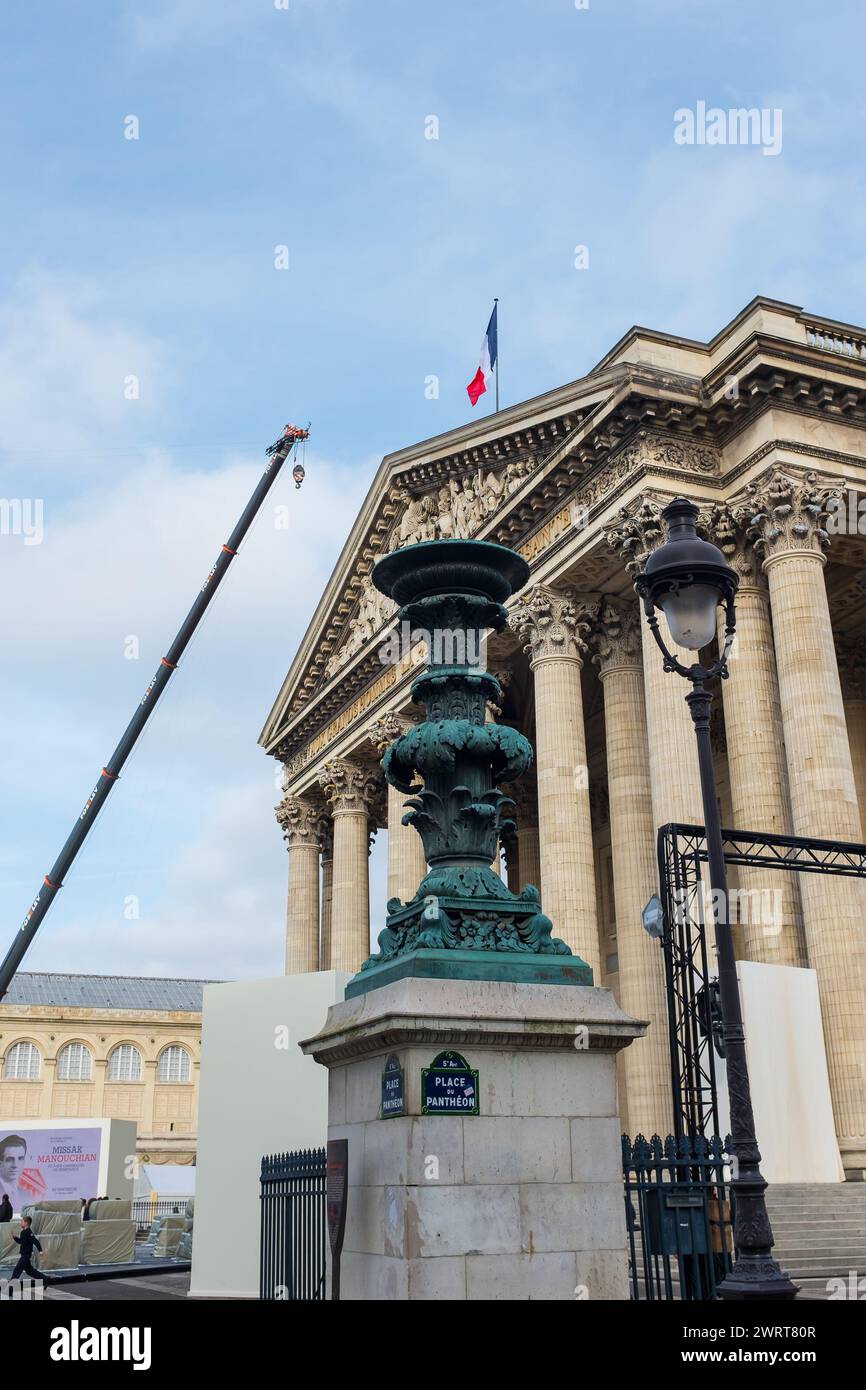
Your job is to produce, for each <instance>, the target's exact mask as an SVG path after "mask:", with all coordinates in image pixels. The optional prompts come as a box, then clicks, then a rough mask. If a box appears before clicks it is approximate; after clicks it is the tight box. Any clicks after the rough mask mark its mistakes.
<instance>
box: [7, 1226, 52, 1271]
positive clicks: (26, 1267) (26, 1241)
mask: <svg viewBox="0 0 866 1390" xmlns="http://www.w3.org/2000/svg"><path fill="white" fill-rule="evenodd" d="M31 1225H32V1222H31V1219H30V1217H29V1216H22V1218H21V1234H20V1236H13V1237H12V1239H13V1240H14V1242H15V1244H16V1245H20V1246H21V1255H20V1257H19V1259H18V1263H17V1265H16V1266H15V1268H14V1270H13V1271H12V1278H13V1279H20V1278H21V1275H22V1274H27V1275H29V1276H30V1278H31V1279H41V1280H42V1282H43V1284H50V1282H51V1280H50V1279H46V1278H45V1275H44V1274H42V1273H41V1271H40V1270H38V1269H34V1268H33V1265H32V1264H31V1259H32V1256H33V1247H34V1246H35V1247H36V1249H37V1250H38V1251H39V1253H40V1255H41V1254H42V1246H41V1245H40V1244H39V1241H38V1239H37V1238H36V1236H35V1235H34V1234H33V1232H32V1231H31V1229H30V1227H31Z"/></svg>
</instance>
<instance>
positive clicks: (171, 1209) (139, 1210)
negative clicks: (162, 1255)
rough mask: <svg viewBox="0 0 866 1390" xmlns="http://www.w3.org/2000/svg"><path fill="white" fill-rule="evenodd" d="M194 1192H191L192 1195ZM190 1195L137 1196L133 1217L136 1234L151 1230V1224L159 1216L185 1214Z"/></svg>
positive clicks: (134, 1201) (134, 1200)
mask: <svg viewBox="0 0 866 1390" xmlns="http://www.w3.org/2000/svg"><path fill="white" fill-rule="evenodd" d="M191 1196H192V1193H190V1197H191ZM188 1201H189V1198H188V1197H158V1198H157V1199H156V1201H154V1200H153V1199H152V1198H151V1197H135V1198H133V1202H132V1219H133V1221H134V1222H135V1233H136V1235H142V1234H143V1233H144V1232H146V1231H149V1230H150V1224H151V1222H152V1221H153V1220H154V1218H155V1217H157V1216H185V1215H186V1204H187V1202H188Z"/></svg>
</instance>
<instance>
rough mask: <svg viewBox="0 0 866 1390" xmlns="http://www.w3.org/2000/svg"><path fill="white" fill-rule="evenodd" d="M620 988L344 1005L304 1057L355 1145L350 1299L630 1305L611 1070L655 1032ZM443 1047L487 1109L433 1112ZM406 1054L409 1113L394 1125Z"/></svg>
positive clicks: (457, 992) (490, 984) (434, 989)
mask: <svg viewBox="0 0 866 1390" xmlns="http://www.w3.org/2000/svg"><path fill="white" fill-rule="evenodd" d="M645 1027H646V1025H645V1024H643V1023H638V1022H636V1021H635V1020H633V1019H631V1018H629V1017H628V1016H627V1015H626V1014H624V1013H623V1012H622V1010H621V1009H620V1008H619V1006H618V1005H617V1003H616V1002H615V1000H614V998H613V996H612V994H611V993H610V992H609V991H608V990H603V989H595V988H590V987H586V986H583V985H573V986H563V985H548V984H523V983H518V984H515V983H507V982H505V981H470V980H447V979H417V978H407V979H401V980H398V981H396V982H394V983H392V984H388V985H383V986H382V987H381V988H379V989H375V990H371V991H370V992H369V993H366V994H362V995H359V996H356V997H354V998H351V999H347V1000H346V1001H344V1002H343V1003H339V1004H335V1005H333V1006H332V1007H331V1008H330V1010H329V1012H328V1018H327V1022H326V1023H325V1026H324V1027H323V1028H322V1030H321V1032H319V1033H318V1034H317V1035H316V1037H314V1038H311V1039H309V1040H308V1041H306V1042H304V1043H302V1044H301V1046H302V1048H303V1050H304V1052H306V1053H308V1054H310V1055H312V1056H314V1057H315V1058H316V1060H317V1061H318V1062H320V1063H322V1065H324V1066H326V1067H327V1068H328V1071H329V1078H328V1080H329V1116H328V1135H329V1138H331V1139H340V1138H346V1139H348V1141H349V1196H348V1207H347V1221H346V1236H345V1244H344V1249H343V1257H342V1297H343V1298H344V1299H363V1300H373V1301H379V1300H398V1301H403V1300H407V1299H420V1300H437V1299H448V1300H458V1301H463V1300H487V1299H510V1300H513V1299H553V1300H563V1299H565V1300H575V1299H579V1300H583V1299H587V1300H590V1301H591V1300H593V1299H625V1298H627V1297H628V1285H627V1254H626V1229H625V1216H624V1205H623V1195H622V1170H621V1158H620V1122H619V1117H618V1114H617V1099H616V1076H615V1059H616V1053H617V1052H618V1051H619V1049H621V1048H623V1047H626V1046H627V1045H628V1044H629V1043H630V1042H631V1041H632V1039H633V1038H636V1037H639V1036H640V1035H641V1034H642V1033H643V1032H644V1031H645ZM443 1051H455V1052H459V1053H460V1054H461V1055H462V1057H463V1058H464V1059H465V1060H466V1062H467V1064H468V1066H469V1067H470V1068H472V1069H474V1070H477V1072H478V1086H477V1092H478V1105H479V1112H480V1113H479V1114H478V1115H470V1114H460V1113H436V1114H430V1115H424V1114H423V1113H422V1071H423V1069H424V1068H429V1067H430V1066H431V1064H432V1062H433V1060H434V1058H435V1057H436V1056H437V1054H439V1053H441V1052H443ZM392 1054H393V1055H396V1057H397V1059H398V1061H399V1063H400V1065H401V1066H402V1069H403V1076H404V1093H405V1109H406V1113H405V1115H402V1116H391V1117H389V1118H384V1119H383V1118H380V1116H381V1106H382V1073H383V1068H384V1064H385V1061H386V1059H387V1058H389V1057H390V1056H391V1055H392Z"/></svg>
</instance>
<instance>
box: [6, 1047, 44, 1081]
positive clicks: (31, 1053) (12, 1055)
mask: <svg viewBox="0 0 866 1390" xmlns="http://www.w3.org/2000/svg"><path fill="white" fill-rule="evenodd" d="M41 1066H42V1058H41V1057H40V1055H39V1049H38V1047H36V1045H35V1043H32V1042H18V1043H15V1044H14V1045H13V1046H12V1047H10V1049H9V1051H8V1052H7V1053H6V1064H5V1066H4V1068H3V1080H4V1081H38V1080H39V1071H40V1068H41Z"/></svg>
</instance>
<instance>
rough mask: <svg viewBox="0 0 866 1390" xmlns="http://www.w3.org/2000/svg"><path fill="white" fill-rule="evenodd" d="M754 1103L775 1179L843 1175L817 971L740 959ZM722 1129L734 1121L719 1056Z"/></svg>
mask: <svg viewBox="0 0 866 1390" xmlns="http://www.w3.org/2000/svg"><path fill="white" fill-rule="evenodd" d="M737 975H738V978H739V981H740V999H741V1001H742V1007H743V1025H744V1027H745V1030H746V1058H747V1061H748V1064H749V1079H750V1081H751V1086H752V1108H753V1110H754V1113H755V1129H756V1132H757V1135H758V1147H759V1149H760V1150H761V1172H762V1173H763V1175H764V1177H765V1178H766V1179H767V1182H769V1183H779V1182H796V1183H804V1182H842V1181H844V1176H845V1175H844V1171H843V1168H842V1161H841V1159H840V1157H839V1146H838V1145H837V1143H836V1131H835V1128H834V1125H833V1109H832V1105H831V1102H830V1082H829V1080H828V1077H827V1059H826V1054H825V1052H824V1035H823V1031H822V1028H821V1008H820V1005H819V1003H818V980H817V977H816V975H815V972H814V970H801V969H798V968H797V967H795V966H789V965H759V964H757V963H756V962H755V961H747V960H742V961H739V962H738V963H737ZM716 1069H717V1070H716V1075H717V1079H718V1086H719V1110H720V1118H721V1127H722V1132H723V1133H727V1131H728V1129H729V1128H730V1110H729V1105H728V1092H727V1084H726V1076H725V1064H724V1062H722V1061H720V1059H719V1058H718V1057H717V1058H716Z"/></svg>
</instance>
